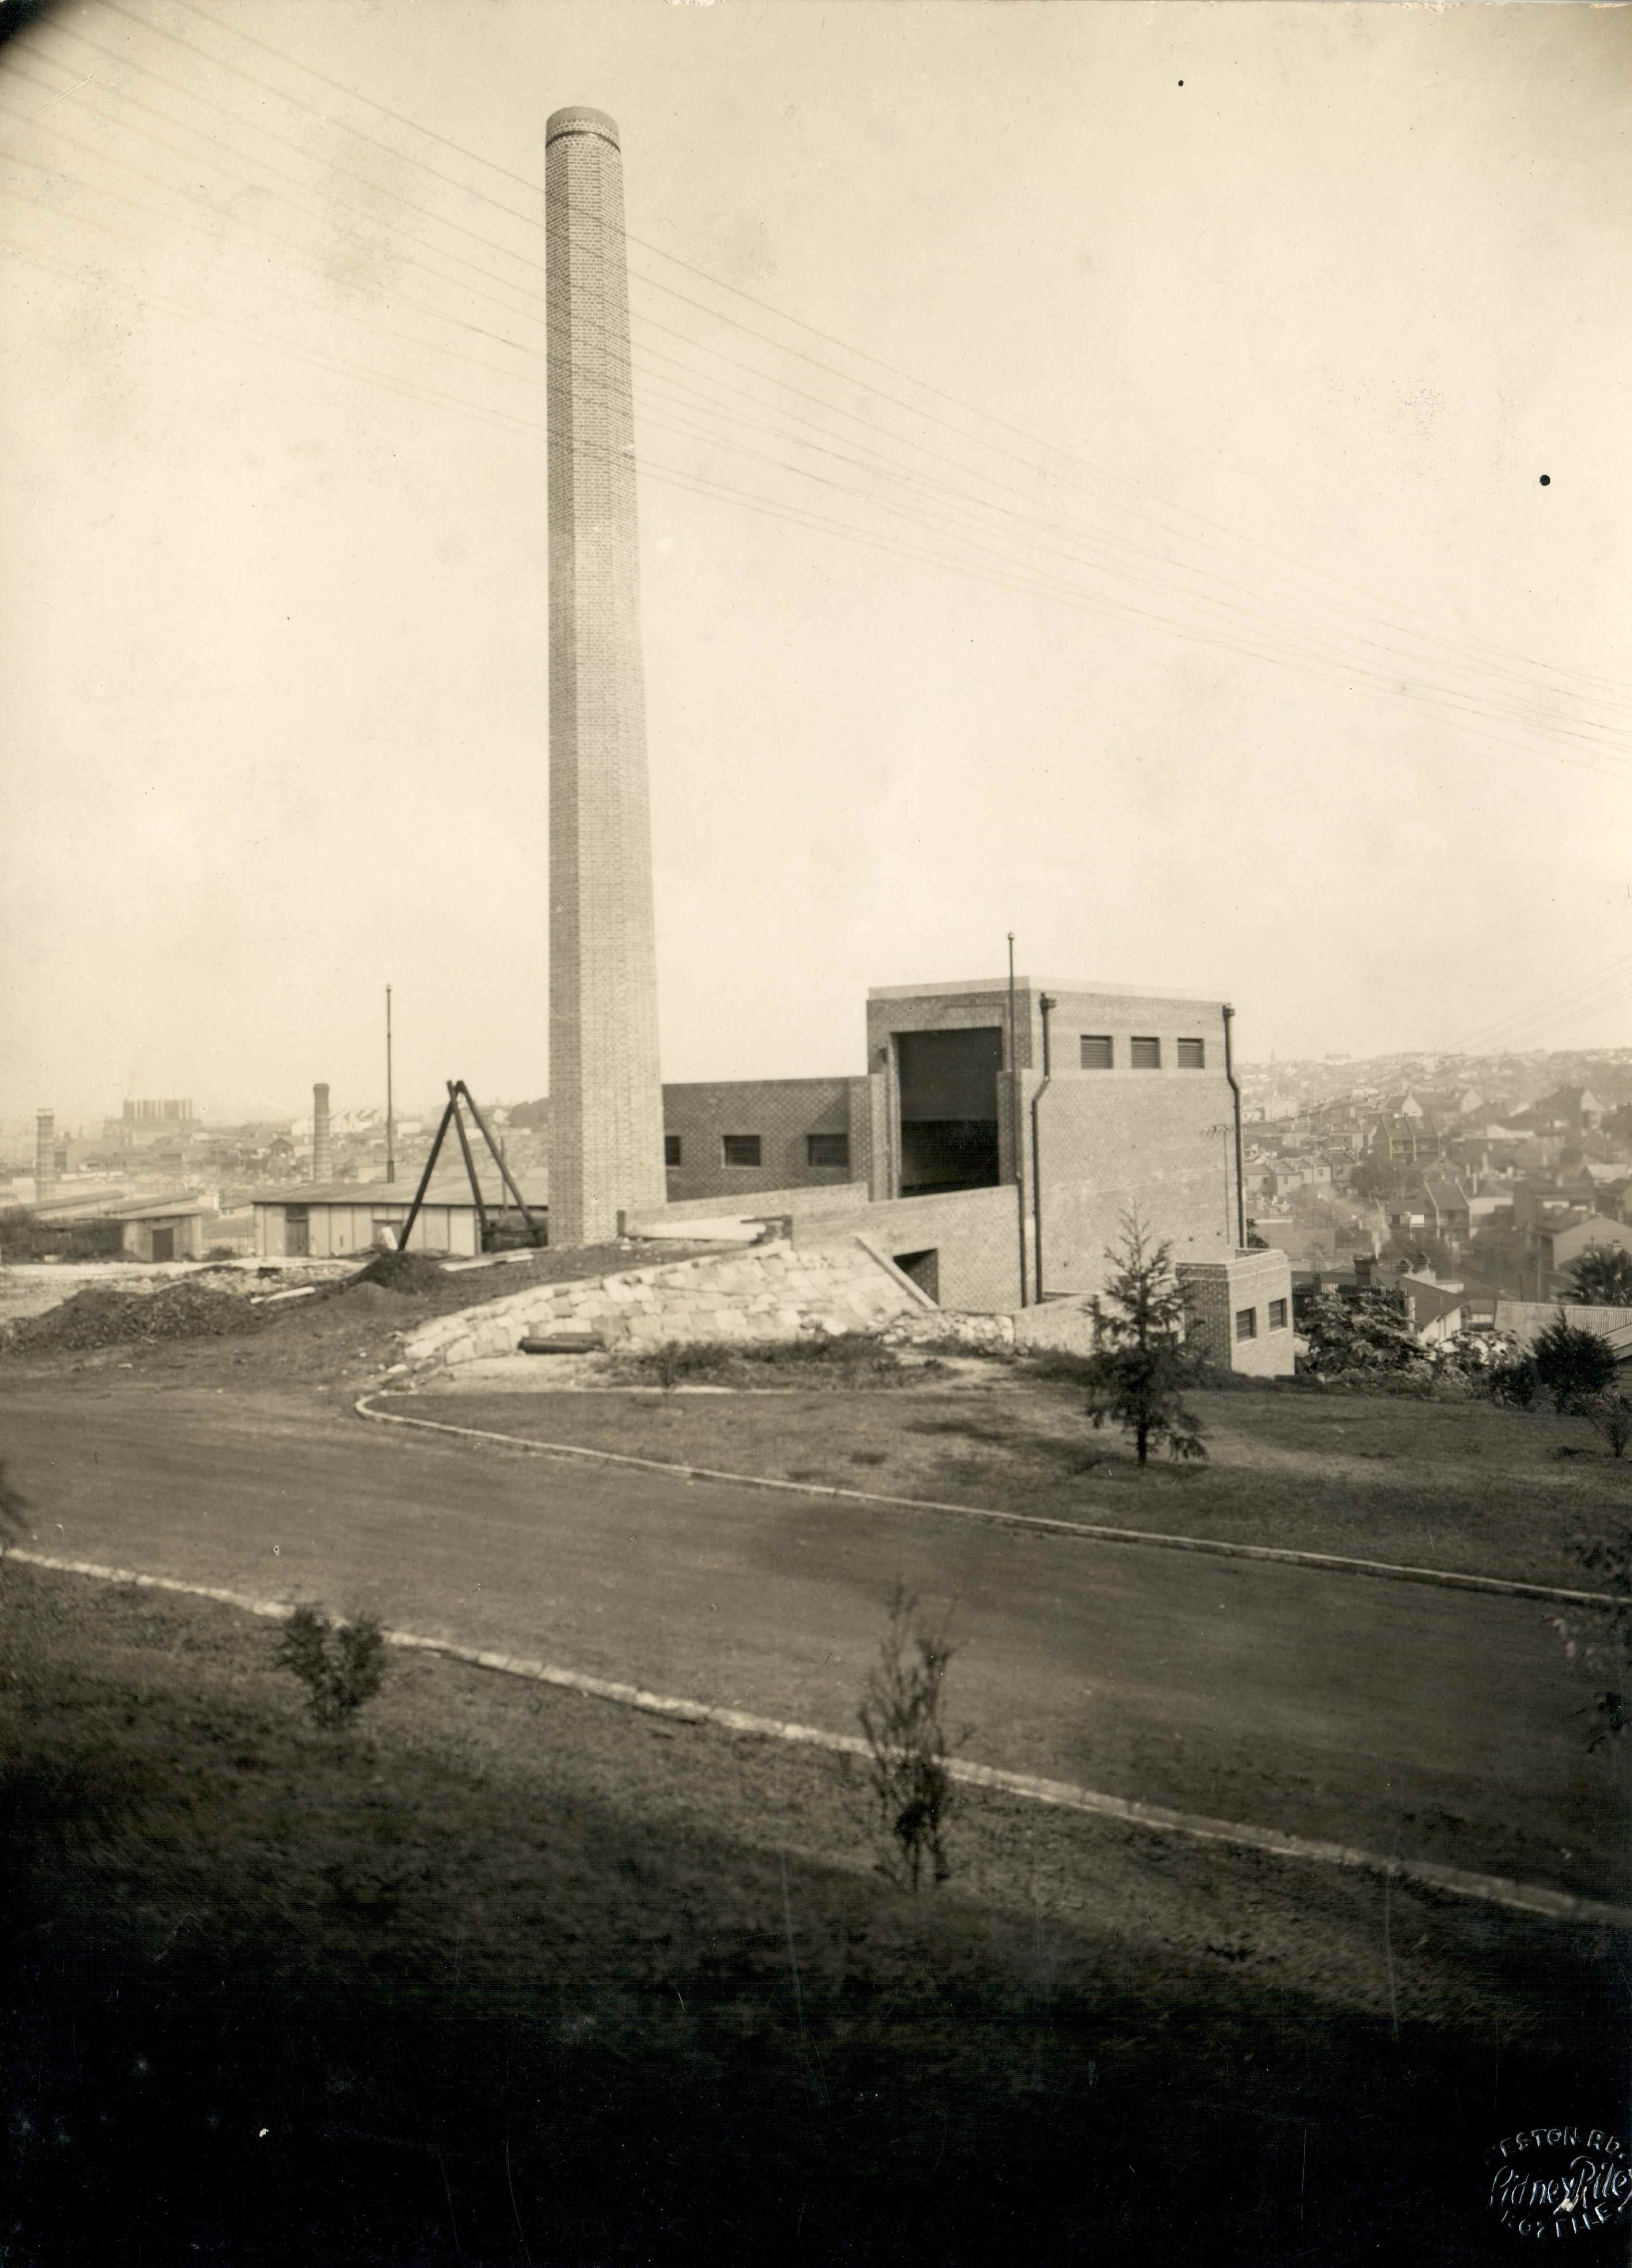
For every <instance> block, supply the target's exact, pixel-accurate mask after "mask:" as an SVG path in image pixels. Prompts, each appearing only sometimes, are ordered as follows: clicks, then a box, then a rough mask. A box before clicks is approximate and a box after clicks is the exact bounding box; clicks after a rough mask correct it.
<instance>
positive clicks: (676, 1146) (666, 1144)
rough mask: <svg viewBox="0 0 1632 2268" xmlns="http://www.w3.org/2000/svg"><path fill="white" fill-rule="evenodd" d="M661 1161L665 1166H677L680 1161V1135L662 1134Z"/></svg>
mask: <svg viewBox="0 0 1632 2268" xmlns="http://www.w3.org/2000/svg"><path fill="white" fill-rule="evenodd" d="M663 1163H664V1164H665V1165H666V1166H677V1165H678V1164H679V1163H680V1137H679V1136H678V1134H665V1135H664V1137H663Z"/></svg>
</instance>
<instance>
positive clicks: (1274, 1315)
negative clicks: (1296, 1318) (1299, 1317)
mask: <svg viewBox="0 0 1632 2268" xmlns="http://www.w3.org/2000/svg"><path fill="white" fill-rule="evenodd" d="M1286 1327H1287V1303H1286V1301H1285V1300H1271V1301H1270V1303H1269V1328H1270V1329H1271V1330H1272V1331H1283V1330H1285V1329H1286Z"/></svg>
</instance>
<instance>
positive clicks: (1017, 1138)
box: [1008, 929, 1026, 1307]
mask: <svg viewBox="0 0 1632 2268" xmlns="http://www.w3.org/2000/svg"><path fill="white" fill-rule="evenodd" d="M1008 1092H1009V1107H1008V1138H1009V1141H1010V1143H1011V1144H1012V1145H1013V1147H1014V1152H1015V1224H1016V1226H1017V1227H1018V1229H1019V1232H1020V1304H1021V1306H1022V1307H1024V1306H1025V1304H1026V1161H1025V1117H1024V1108H1025V1106H1024V1105H1023V1103H1022V1101H1021V1100H1020V1062H1019V1058H1018V1057H1017V1056H1016V1054H1015V932H1013V930H1012V929H1011V930H1010V931H1009V932H1008Z"/></svg>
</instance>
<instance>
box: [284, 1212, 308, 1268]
mask: <svg viewBox="0 0 1632 2268" xmlns="http://www.w3.org/2000/svg"><path fill="white" fill-rule="evenodd" d="M311 1250H312V1221H311V1216H310V1214H309V1213H308V1212H307V1211H306V1207H305V1206H304V1205H291V1206H290V1207H289V1208H288V1210H287V1211H285V1213H284V1256H285V1257H286V1258H288V1259H290V1260H304V1259H306V1258H307V1257H309V1256H310V1254H311Z"/></svg>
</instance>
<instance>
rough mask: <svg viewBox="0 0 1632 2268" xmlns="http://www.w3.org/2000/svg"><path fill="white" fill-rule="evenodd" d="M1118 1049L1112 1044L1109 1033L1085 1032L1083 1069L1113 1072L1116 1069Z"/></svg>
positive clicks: (1083, 1038) (1083, 1037) (1083, 1039)
mask: <svg viewBox="0 0 1632 2268" xmlns="http://www.w3.org/2000/svg"><path fill="white" fill-rule="evenodd" d="M1115 1064H1116V1049H1114V1048H1113V1047H1112V1046H1111V1035H1110V1033H1109V1032H1084V1033H1083V1035H1082V1068H1083V1070H1084V1071H1111V1070H1112V1069H1113V1068H1114V1067H1115Z"/></svg>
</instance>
